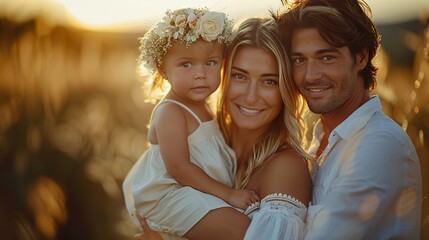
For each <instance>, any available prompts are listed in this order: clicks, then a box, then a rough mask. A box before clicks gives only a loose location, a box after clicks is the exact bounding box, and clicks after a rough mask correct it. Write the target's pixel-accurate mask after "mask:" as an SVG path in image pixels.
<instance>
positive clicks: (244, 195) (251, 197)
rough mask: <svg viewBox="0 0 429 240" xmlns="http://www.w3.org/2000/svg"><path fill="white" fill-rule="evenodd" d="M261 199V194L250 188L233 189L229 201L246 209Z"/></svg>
mask: <svg viewBox="0 0 429 240" xmlns="http://www.w3.org/2000/svg"><path fill="white" fill-rule="evenodd" d="M258 201H259V196H258V194H256V192H255V191H253V190H249V189H232V191H231V193H230V195H229V197H228V199H227V200H226V202H227V203H229V204H231V205H232V206H234V207H237V208H240V209H244V210H245V209H246V208H247V207H248V206H250V204H252V203H254V202H258Z"/></svg>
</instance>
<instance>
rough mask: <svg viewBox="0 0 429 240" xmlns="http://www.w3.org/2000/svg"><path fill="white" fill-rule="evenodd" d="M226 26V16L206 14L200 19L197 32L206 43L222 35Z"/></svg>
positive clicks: (212, 13) (213, 13)
mask: <svg viewBox="0 0 429 240" xmlns="http://www.w3.org/2000/svg"><path fill="white" fill-rule="evenodd" d="M224 26H225V14H223V13H217V12H206V13H205V14H204V15H203V16H201V17H200V19H199V23H198V28H197V32H198V33H199V34H200V36H201V37H202V38H203V39H205V40H206V41H212V40H215V39H216V38H217V37H218V36H219V35H220V34H222V31H223V27H224Z"/></svg>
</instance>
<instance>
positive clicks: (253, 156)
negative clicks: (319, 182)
mask: <svg viewBox="0 0 429 240" xmlns="http://www.w3.org/2000/svg"><path fill="white" fill-rule="evenodd" d="M224 70H225V71H224V76H223V77H224V81H223V82H222V83H221V89H220V93H221V96H220V101H219V108H218V112H217V114H218V115H217V120H218V123H219V126H220V129H221V131H222V133H223V134H224V137H225V139H226V140H227V142H228V144H229V145H230V146H231V147H232V148H233V149H234V151H235V153H236V156H237V164H238V172H237V174H236V187H237V188H246V189H251V190H253V191H255V192H256V193H257V194H258V195H259V196H260V199H262V201H260V202H257V203H254V204H252V205H250V206H249V207H248V208H247V210H246V211H245V212H244V213H245V214H246V215H248V216H249V217H250V218H251V219H252V222H251V223H250V226H249V228H248V230H247V233H246V236H245V239H302V238H303V236H304V222H305V215H306V212H307V206H308V203H309V201H310V197H311V188H312V181H311V176H310V171H309V166H310V165H311V164H309V163H311V162H312V161H311V160H310V161H309V160H307V159H311V158H310V157H309V156H308V155H307V154H306V152H305V151H304V150H303V149H302V148H301V147H300V143H301V135H302V128H301V124H300V122H301V118H300V106H302V105H301V102H300V98H299V95H298V92H297V91H296V89H295V87H294V85H293V83H292V80H291V76H290V71H291V69H290V63H289V62H288V58H287V57H286V54H285V51H284V49H283V47H282V44H281V42H280V40H279V39H278V34H277V32H276V28H275V25H274V22H273V20H271V19H261V18H251V19H247V20H245V21H244V22H242V23H241V24H239V26H238V28H237V29H236V33H235V35H234V38H233V40H232V42H231V43H230V44H229V46H228V50H227V59H226V65H225V69H224ZM234 227H236V228H241V225H240V226H238V225H235V226H234ZM144 229H145V231H146V230H147V228H144ZM224 230H225V229H222V228H220V229H219V231H224ZM146 234H148V235H149V234H150V233H145V235H146Z"/></svg>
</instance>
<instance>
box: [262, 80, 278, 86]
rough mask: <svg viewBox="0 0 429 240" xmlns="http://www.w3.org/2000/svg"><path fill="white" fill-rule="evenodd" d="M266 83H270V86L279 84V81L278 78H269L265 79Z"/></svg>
mask: <svg viewBox="0 0 429 240" xmlns="http://www.w3.org/2000/svg"><path fill="white" fill-rule="evenodd" d="M264 84H265V85H269V86H273V85H277V84H278V81H277V80H273V79H267V80H264Z"/></svg>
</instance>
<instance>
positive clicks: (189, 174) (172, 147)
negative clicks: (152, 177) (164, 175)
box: [152, 104, 259, 209]
mask: <svg viewBox="0 0 429 240" xmlns="http://www.w3.org/2000/svg"><path fill="white" fill-rule="evenodd" d="M152 123H153V125H152V126H153V127H155V131H156V137H157V140H158V145H159V147H160V151H161V155H162V158H163V160H164V164H165V166H166V169H167V171H168V173H169V174H170V175H171V176H172V177H173V178H175V179H176V180H177V182H179V183H180V184H182V185H186V186H191V187H193V188H195V189H197V190H199V191H202V192H205V193H208V194H212V195H214V196H217V197H219V198H221V199H223V200H224V201H225V202H227V203H229V204H231V205H232V206H234V207H238V208H241V209H246V208H247V207H248V206H249V205H250V204H251V203H253V202H256V201H259V197H258V196H257V195H256V194H255V193H254V192H253V191H251V190H246V189H232V188H230V187H228V186H226V185H224V184H222V183H220V182H218V181H216V180H214V179H212V178H211V177H210V176H208V175H207V174H206V173H205V172H204V171H203V170H202V169H201V168H200V167H198V166H197V165H195V164H193V163H192V162H191V161H190V155H189V147H188V141H187V137H188V123H187V120H186V117H185V112H184V111H183V109H182V108H180V107H178V106H176V105H173V104H163V105H161V106H159V107H158V109H157V111H156V114H155V115H154V116H153V118H152Z"/></svg>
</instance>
